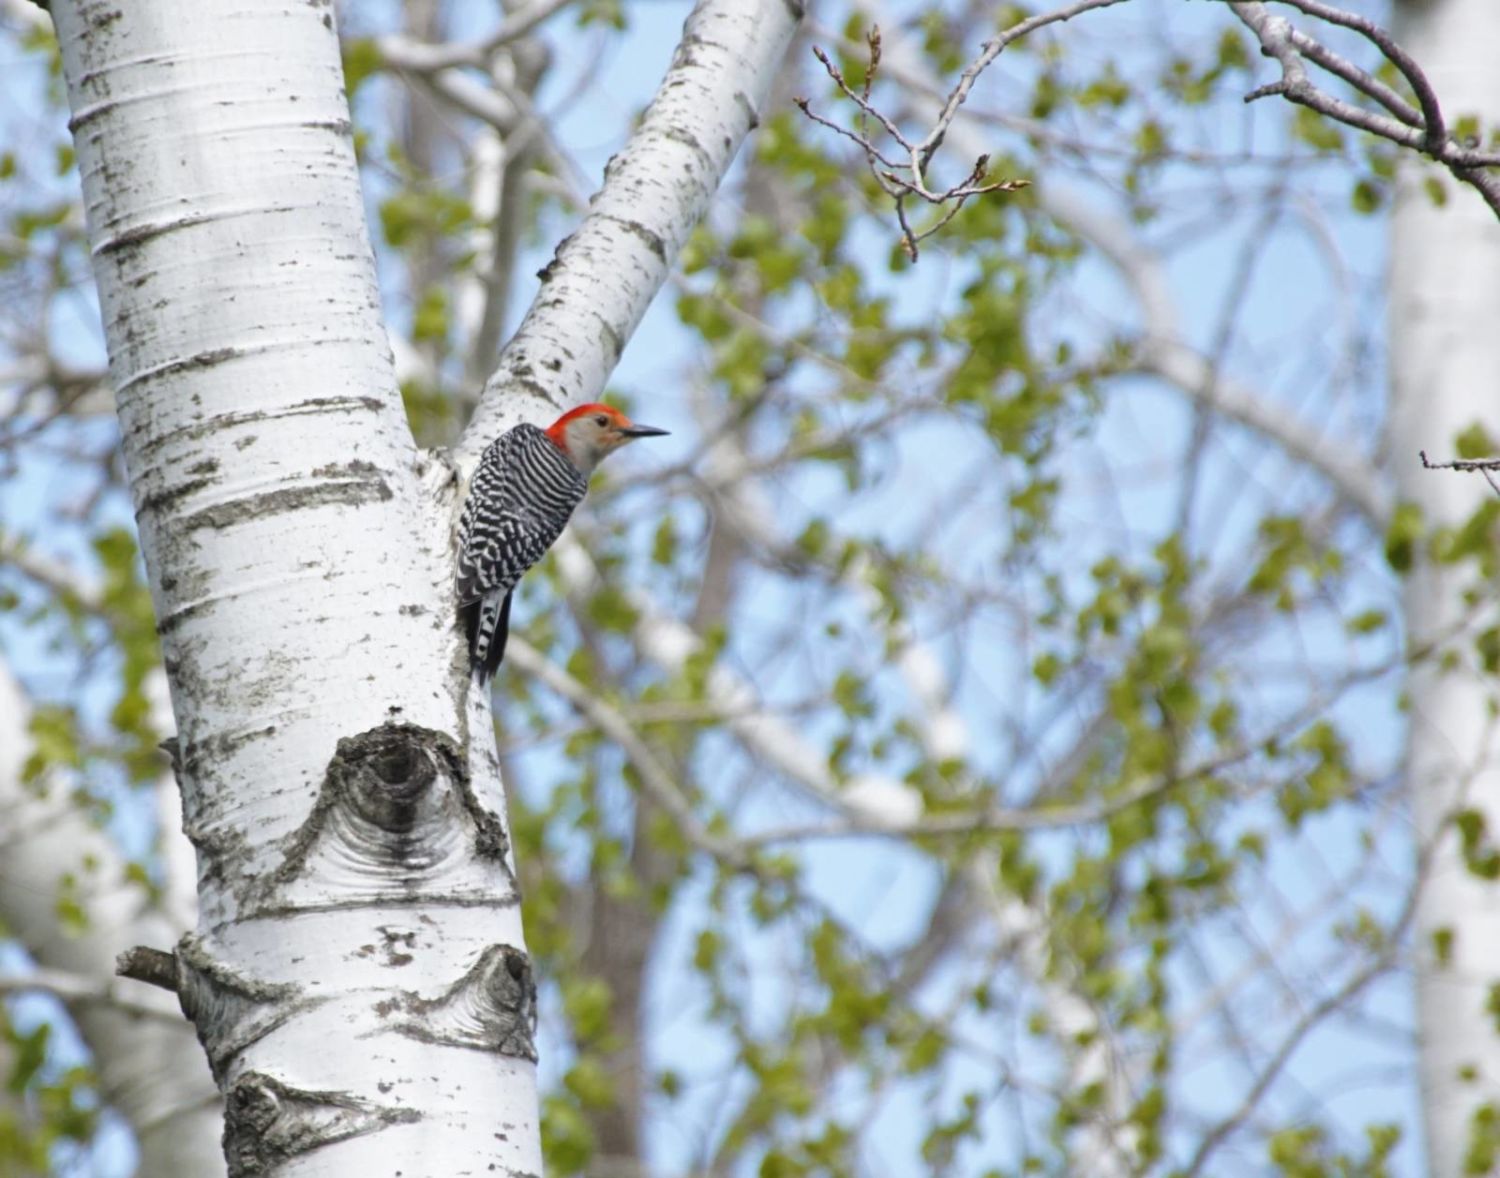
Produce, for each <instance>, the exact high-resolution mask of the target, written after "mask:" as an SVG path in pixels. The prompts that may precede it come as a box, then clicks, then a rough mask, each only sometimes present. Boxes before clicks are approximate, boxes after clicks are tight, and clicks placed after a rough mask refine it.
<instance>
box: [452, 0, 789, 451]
mask: <svg viewBox="0 0 1500 1178" xmlns="http://www.w3.org/2000/svg"><path fill="white" fill-rule="evenodd" d="M802 7H803V6H802V2H801V0H700V2H699V4H698V5H697V7H695V8H694V9H693V12H692V14H691V15H690V16H689V17H688V19H687V23H686V25H684V26H683V30H682V40H681V42H679V44H678V46H677V52H676V53H675V54H674V55H673V57H672V64H671V66H670V68H669V69H668V71H667V76H666V78H665V79H664V80H663V82H662V85H661V87H660V88H659V89H658V90H657V92H656V97H655V99H654V100H653V101H652V103H651V106H650V108H649V109H648V110H647V111H646V113H645V115H644V116H643V117H642V119H641V125H640V128H639V129H638V130H637V131H636V132H635V134H634V135H633V136H631V140H630V142H629V144H628V145H627V146H626V147H625V149H624V150H623V151H621V152H620V153H619V154H618V155H616V156H615V157H614V158H613V159H612V160H610V162H609V164H608V165H607V166H606V167H605V169H604V187H603V188H602V189H600V190H599V192H598V193H597V194H596V195H595V196H594V198H593V200H592V201H590V202H589V214H588V216H587V217H586V218H584V221H583V224H582V225H580V226H579V227H578V229H577V230H576V231H575V232H574V233H572V234H571V235H570V236H569V237H568V238H567V239H566V240H564V241H563V242H562V243H561V244H560V245H559V246H558V247H557V253H556V255H555V256H554V257H553V259H552V261H551V262H550V263H549V264H548V265H547V267H546V269H544V270H543V271H542V274H541V279H542V287H541V290H540V291H538V292H537V296H536V299H535V301H534V302H533V303H532V304H531V309H530V310H529V311H528V312H527V314H526V318H525V319H524V320H523V321H522V323H521V326H520V327H519V328H518V329H517V331H516V334H515V336H514V337H513V338H512V339H511V341H510V343H508V344H507V345H506V347H505V350H504V351H503V352H502V353H501V356H500V363H499V365H498V367H497V368H496V369H495V372H494V375H492V376H491V377H490V380H489V383H488V385H487V386H486V388H485V395H484V399H483V400H482V401H481V402H480V405H479V408H478V410H477V411H476V412H475V414H474V419H473V420H472V421H471V422H470V423H469V428H468V429H467V430H465V431H464V437H463V440H462V442H460V444H459V447H458V459H459V463H460V465H461V466H462V467H463V468H465V469H467V468H468V467H469V466H470V465H472V463H473V462H474V461H475V459H477V457H478V455H479V453H480V451H482V450H483V449H484V447H485V446H486V445H487V444H488V443H489V442H490V441H491V440H492V439H493V438H495V437H496V436H498V435H499V434H501V433H503V432H504V431H505V430H506V429H508V428H510V427H511V426H512V425H514V424H515V423H516V422H517V421H519V420H529V421H532V422H534V423H539V424H546V423H547V422H549V421H550V420H551V419H552V418H553V417H555V416H557V413H558V410H559V409H561V408H565V407H566V406H568V405H571V404H577V403H578V402H580V401H590V400H593V399H594V398H596V397H597V396H598V395H599V394H600V393H601V392H602V391H603V389H604V382H605V380H607V379H608V377H609V374H610V373H611V372H613V371H614V367H615V365H616V364H617V363H618V362H619V359H620V354H621V352H623V351H624V348H625V344H626V342H627V341H628V340H629V339H630V336H631V334H632V333H633V332H634V331H635V329H636V327H637V326H638V325H639V324H640V321H641V317H642V316H643V315H645V313H646V308H647V307H648V306H650V305H651V300H652V299H653V298H655V297H656V293H657V291H659V290H660V289H661V287H662V283H664V282H665V281H666V279H667V275H668V273H669V272H670V270H671V266H672V263H673V261H675V259H676V257H677V253H678V251H679V250H680V249H681V248H682V245H683V243H684V242H685V241H686V240H687V237H688V234H689V233H691V232H692V230H693V227H694V226H695V225H697V224H698V222H699V221H700V220H702V219H703V215H704V214H705V213H706V212H707V211H708V206H709V202H710V201H711V200H712V199H713V195H714V193H715V192H716V191H717V190H718V187H719V183H720V182H721V180H722V179H723V177H724V173H725V172H726V171H727V170H728V168H729V165H730V163H731V161H732V160H733V159H734V154H735V152H736V151H738V150H739V146H740V143H741V142H742V141H743V140H744V138H745V136H746V134H748V133H749V132H750V131H751V130H753V129H754V128H755V127H756V125H757V124H758V123H759V122H760V114H761V108H762V107H763V106H764V104H765V100H766V95H767V94H768V93H769V92H770V89H771V82H772V80H773V79H774V77H775V75H776V70H777V67H778V66H779V65H780V64H781V60H782V57H783V56H784V55H785V53H786V48H787V45H788V44H790V43H791V39H792V34H793V33H794V32H795V31H796V29H797V23H798V21H800V20H801V18H802Z"/></svg>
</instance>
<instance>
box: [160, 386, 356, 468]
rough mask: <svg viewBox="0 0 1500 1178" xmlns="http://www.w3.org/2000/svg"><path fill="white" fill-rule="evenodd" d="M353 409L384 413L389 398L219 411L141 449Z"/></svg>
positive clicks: (247, 442) (323, 399) (312, 400)
mask: <svg viewBox="0 0 1500 1178" xmlns="http://www.w3.org/2000/svg"><path fill="white" fill-rule="evenodd" d="M352 409H366V410H368V411H369V412H371V413H383V412H384V411H385V409H386V402H385V401H384V400H382V399H381V398H379V397H310V398H308V399H307V400H306V401H298V402H297V403H296V404H294V405H288V406H286V407H285V408H283V409H257V410H252V411H250V412H248V413H216V414H215V415H214V416H212V417H209V418H206V419H205V420H202V421H195V422H192V423H190V424H188V425H181V426H178V427H177V428H175V429H170V430H168V431H166V432H165V433H163V434H160V435H156V436H153V437H148V438H145V439H143V440H142V441H141V443H140V445H139V447H138V452H139V453H140V455H141V456H142V457H144V456H145V455H147V454H150V453H151V452H152V451H153V450H156V449H157V448H159V447H161V446H164V445H166V444H167V443H169V442H174V441H177V440H178V439H185V440H189V441H191V440H195V439H197V438H201V437H206V436H208V435H209V434H218V433H220V432H223V431H228V430H232V429H234V428H236V427H237V426H242V425H251V424H254V423H255V422H260V421H275V420H277V419H278V418H282V417H299V416H301V415H302V414H304V413H346V412H348V411H350V410H352ZM153 425H154V422H152V420H151V419H150V418H149V417H148V418H145V419H143V420H142V421H141V422H140V423H139V424H137V425H136V426H135V427H134V428H133V429H132V430H131V431H130V432H131V433H132V434H133V435H134V434H140V433H148V432H150V431H151V429H152V426H153ZM254 440H255V435H254V434H251V435H249V438H248V440H241V441H237V442H235V445H236V446H237V447H240V448H243V447H244V446H248V445H250V444H251V442H253V441H254Z"/></svg>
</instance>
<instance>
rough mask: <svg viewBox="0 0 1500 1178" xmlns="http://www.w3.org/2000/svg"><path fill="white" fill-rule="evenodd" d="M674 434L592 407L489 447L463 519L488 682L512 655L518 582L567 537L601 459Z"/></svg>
mask: <svg viewBox="0 0 1500 1178" xmlns="http://www.w3.org/2000/svg"><path fill="white" fill-rule="evenodd" d="M666 432H667V431H666V430H664V429H657V428H656V427H655V426H652V425H637V424H635V422H633V421H631V420H630V418H628V417H626V416H625V415H624V414H623V413H621V412H620V411H619V410H618V409H613V408H611V407H610V406H608V405H599V404H591V405H580V406H579V407H578V408H577V409H573V410H571V411H569V412H567V413H564V414H563V415H562V416H561V417H559V418H558V419H557V420H556V421H554V422H553V423H552V424H551V425H549V426H548V427H547V428H546V429H537V427H536V426H534V425H525V424H522V425H518V426H516V427H515V428H514V429H512V430H508V431H507V432H506V433H503V434H501V435H500V436H499V437H498V438H496V439H495V440H494V441H493V442H491V443H490V444H489V445H488V446H486V447H485V451H484V453H483V454H482V455H481V456H480V459H479V466H478V468H477V469H476V470H475V471H474V479H473V481H472V482H471V483H470V484H469V497H468V499H467V500H466V501H465V503H464V511H463V516H462V518H461V519H460V520H459V525H458V577H457V583H458V608H459V613H460V615H461V616H462V617H463V620H464V628H465V630H466V631H467V633H468V636H469V657H470V664H471V666H472V667H473V671H474V675H475V677H476V678H477V679H478V681H479V682H480V683H481V684H483V683H485V682H487V681H488V680H489V679H490V678H492V677H493V676H494V674H495V671H496V669H497V668H498V667H499V666H500V660H501V659H502V658H504V657H505V639H506V636H507V635H508V634H509V632H510V596H511V592H512V591H513V590H514V589H515V587H516V582H517V581H519V580H520V579H521V575H522V574H523V573H525V572H526V570H527V569H529V568H530V567H531V566H532V565H534V564H536V562H537V561H539V560H541V558H542V554H543V553H545V552H546V551H547V549H549V548H551V547H552V544H553V542H554V541H555V540H556V539H557V538H558V536H560V535H562V530H563V527H564V526H565V525H566V524H567V522H568V517H569V516H571V515H572V514H573V509H574V508H575V507H577V506H578V503H579V501H580V500H581V499H582V498H583V495H584V492H585V491H587V490H588V489H589V475H591V474H592V473H593V471H594V467H595V466H597V465H598V463H599V460H600V459H601V458H603V457H604V456H605V455H606V454H612V453H613V452H614V451H616V450H618V449H619V448H620V447H621V446H623V445H625V444H626V443H627V442H633V441H634V440H635V439H636V438H652V437H658V436H661V435H663V434H665V433H666Z"/></svg>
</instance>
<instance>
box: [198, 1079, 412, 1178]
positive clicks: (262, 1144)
mask: <svg viewBox="0 0 1500 1178" xmlns="http://www.w3.org/2000/svg"><path fill="white" fill-rule="evenodd" d="M421 1117H422V1115H421V1113H419V1112H417V1110H415V1109H410V1108H383V1107H381V1106H380V1105H378V1104H375V1103H374V1102H373V1101H370V1100H364V1099H362V1098H360V1097H356V1096H351V1095H350V1094H349V1093H347V1092H317V1091H311V1090H308V1089H304V1088H294V1087H293V1086H292V1085H290V1084H287V1083H285V1082H284V1081H281V1080H278V1079H277V1078H276V1077H274V1076H271V1075H268V1074H267V1073H265V1072H245V1073H243V1074H241V1075H240V1076H238V1077H236V1079H235V1081H234V1083H233V1084H232V1085H231V1086H230V1088H229V1091H228V1092H227V1093H226V1094H225V1100H224V1157H225V1159H226V1160H227V1161H228V1163H229V1175H230V1178H249V1176H251V1175H261V1174H268V1173H272V1172H274V1171H276V1170H278V1169H279V1168H280V1167H281V1165H282V1164H283V1163H284V1162H286V1161H287V1160H288V1159H290V1158H294V1157H296V1156H298V1155H299V1154H304V1153H307V1152H308V1151H309V1150H313V1149H317V1148H318V1147H319V1146H320V1145H330V1144H332V1143H333V1142H335V1141H346V1140H348V1139H349V1138H351V1137H359V1136H362V1135H364V1134H366V1133H374V1132H376V1131H378V1130H380V1129H384V1128H386V1127H387V1126H389V1125H401V1124H410V1123H411V1122H413V1121H418V1120H421Z"/></svg>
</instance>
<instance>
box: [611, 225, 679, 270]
mask: <svg viewBox="0 0 1500 1178" xmlns="http://www.w3.org/2000/svg"><path fill="white" fill-rule="evenodd" d="M600 219H601V220H604V221H610V222H612V223H614V224H616V225H618V226H619V227H620V228H621V229H623V230H625V232H626V233H628V234H630V235H631V236H632V237H635V238H638V239H639V240H641V241H643V242H645V243H646V248H647V249H649V250H650V251H651V252H652V253H653V254H655V255H656V257H657V260H658V261H660V262H661V263H662V264H663V265H665V264H666V261H667V244H666V242H665V241H664V240H662V236H661V234H659V233H657V232H656V231H655V230H652V229H649V228H647V227H646V226H645V225H642V224H641V223H640V222H639V221H632V220H630V219H629V218H628V217H612V216H607V215H601V217H600Z"/></svg>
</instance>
